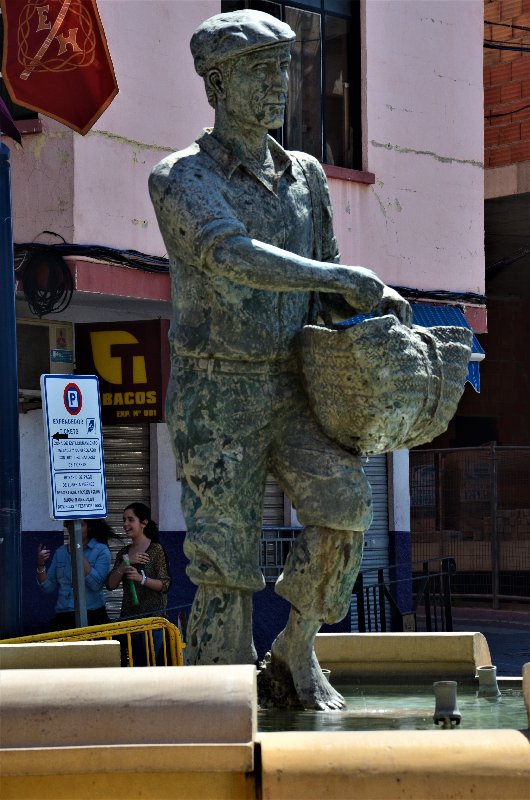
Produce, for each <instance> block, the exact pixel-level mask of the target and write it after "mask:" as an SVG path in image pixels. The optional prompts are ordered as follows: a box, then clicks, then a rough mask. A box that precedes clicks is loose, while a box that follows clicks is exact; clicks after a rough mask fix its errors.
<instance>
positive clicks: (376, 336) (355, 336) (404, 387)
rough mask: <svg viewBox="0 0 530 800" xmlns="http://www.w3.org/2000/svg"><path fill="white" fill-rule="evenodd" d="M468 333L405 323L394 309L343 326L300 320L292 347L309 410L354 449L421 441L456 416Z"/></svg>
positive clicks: (385, 449) (383, 448) (390, 447)
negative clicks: (301, 322) (298, 331)
mask: <svg viewBox="0 0 530 800" xmlns="http://www.w3.org/2000/svg"><path fill="white" fill-rule="evenodd" d="M472 337H473V334H472V331H471V330H469V329H468V328H460V327H456V326H437V327H433V328H422V327H420V326H417V325H414V326H413V327H412V328H408V327H407V326H406V325H403V324H402V323H401V322H400V321H399V320H398V319H397V318H396V317H395V316H394V315H393V314H388V315H385V316H383V317H374V318H372V319H366V320H364V321H362V322H360V323H358V324H356V325H352V326H351V327H349V328H343V329H341V330H332V329H331V328H327V327H324V326H317V325H306V326H304V328H303V329H302V330H301V332H300V334H299V336H298V351H299V364H300V369H301V372H302V375H303V380H304V384H305V388H306V391H307V395H308V398H309V404H310V407H311V409H312V412H313V414H314V416H315V417H316V419H317V421H318V422H319V424H320V426H321V427H322V429H323V430H324V432H325V433H326V434H327V435H328V436H329V437H330V438H331V439H333V440H334V441H336V442H338V443H339V444H341V445H342V446H343V447H346V448H347V449H349V450H351V451H353V452H355V453H358V454H362V453H388V452H391V451H393V450H399V449H400V448H402V447H407V448H410V447H416V446H418V445H420V444H426V443H427V442H430V441H432V439H434V438H435V437H436V436H439V435H440V434H441V433H443V432H444V431H445V430H446V429H447V426H448V424H449V422H450V420H451V419H452V417H453V416H454V414H455V411H456V408H457V406H458V402H459V400H460V398H461V396H462V394H463V391H464V386H465V381H466V376H467V371H468V364H469V360H470V357H471V343H472Z"/></svg>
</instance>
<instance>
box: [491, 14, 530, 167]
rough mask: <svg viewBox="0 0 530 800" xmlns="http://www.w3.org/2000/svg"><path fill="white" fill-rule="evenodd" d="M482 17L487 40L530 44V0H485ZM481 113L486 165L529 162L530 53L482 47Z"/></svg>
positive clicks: (498, 42) (509, 43)
mask: <svg viewBox="0 0 530 800" xmlns="http://www.w3.org/2000/svg"><path fill="white" fill-rule="evenodd" d="M484 19H485V23H484V39H485V40H486V42H489V43H491V44H493V45H507V46H508V47H510V46H511V47H517V46H518V45H521V44H523V45H525V46H526V47H530V30H528V28H530V0H485V2H484ZM490 23H492V24H490ZM516 25H519V26H521V27H523V28H524V27H526V28H527V30H521V29H519V28H516V27H510V26H516ZM484 117H485V131H484V163H485V166H486V167H502V166H506V165H508V164H516V163H519V162H522V161H530V53H528V52H517V50H508V49H493V48H491V49H490V48H486V49H485V50H484Z"/></svg>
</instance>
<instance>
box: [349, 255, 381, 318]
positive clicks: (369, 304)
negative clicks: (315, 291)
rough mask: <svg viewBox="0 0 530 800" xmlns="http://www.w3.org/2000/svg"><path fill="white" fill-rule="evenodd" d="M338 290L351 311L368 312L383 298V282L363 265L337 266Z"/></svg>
mask: <svg viewBox="0 0 530 800" xmlns="http://www.w3.org/2000/svg"><path fill="white" fill-rule="evenodd" d="M337 269H338V278H339V283H338V286H337V290H338V292H339V293H340V294H341V295H342V297H343V298H344V300H346V302H347V303H348V305H349V306H350V308H351V311H352V312H353V313H357V314H369V313H370V311H372V310H373V309H374V308H376V307H377V306H378V304H379V303H380V302H381V301H382V300H383V296H384V290H385V284H384V283H383V281H381V280H379V278H378V277H377V275H376V274H375V272H372V270H370V269H365V267H347V266H342V265H341V266H338V268H337Z"/></svg>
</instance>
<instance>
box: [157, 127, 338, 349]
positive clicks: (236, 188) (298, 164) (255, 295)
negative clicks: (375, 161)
mask: <svg viewBox="0 0 530 800" xmlns="http://www.w3.org/2000/svg"><path fill="white" fill-rule="evenodd" d="M269 149H270V153H271V156H272V159H273V163H274V177H273V179H272V182H271V183H270V184H268V183H267V181H265V180H261V178H260V176H259V175H258V174H257V173H255V172H254V171H253V169H252V167H251V165H249V164H245V163H243V162H242V161H241V160H239V159H238V158H236V157H235V156H234V155H233V154H232V153H231V152H229V151H228V150H226V149H225V148H224V147H223V146H222V145H221V144H220V142H219V141H218V140H217V139H216V138H215V137H213V136H212V135H211V134H210V133H209V132H205V133H204V134H203V135H202V136H201V137H200V138H199V139H198V141H197V142H195V143H194V144H193V145H191V146H190V147H189V148H187V149H186V150H181V151H179V152H177V153H173V154H172V155H171V156H168V157H167V158H165V159H163V160H162V161H161V162H160V163H159V164H158V165H157V166H156V167H155V168H154V170H153V172H152V173H151V177H150V181H149V188H150V192H151V199H152V201H153V204H154V207H155V211H156V214H157V219H158V223H159V226H160V231H161V233H162V236H163V238H164V242H165V245H166V248H167V252H168V255H169V259H170V272H171V289H172V299H173V309H174V316H173V320H172V324H171V331H170V340H171V343H172V351H173V353H175V354H178V355H182V356H194V357H202V358H204V357H210V358H211V357H216V358H224V359H237V360H241V359H244V360H252V361H283V360H287V359H289V358H290V357H291V356H292V347H293V339H294V336H295V334H296V333H297V332H298V331H299V330H300V327H301V326H302V325H303V324H304V321H305V319H306V318H307V313H308V308H309V301H310V293H309V292H300V291H296V292H293V291H271V290H270V288H269V289H268V290H266V289H259V288H251V287H249V286H245V285H243V284H241V283H238V282H236V281H235V280H234V279H232V278H230V277H227V276H226V275H224V274H223V273H222V270H221V269H220V270H215V269H214V268H213V267H212V266H211V262H212V260H211V259H210V260H209V262H208V263H209V264H210V266H208V263H207V259H206V255H207V254H208V253H210V252H211V251H212V248H215V247H216V245H218V244H219V243H221V242H222V241H225V243H226V240H228V239H229V237H231V236H234V235H238V236H246V237H249V238H250V239H256V240H259V241H261V242H265V243H267V244H271V245H274V246H275V247H279V248H281V249H283V250H288V251H290V252H292V253H296V254H297V255H300V256H305V257H308V258H312V257H313V254H314V252H315V250H314V241H313V234H314V231H313V213H312V204H311V193H310V189H309V186H308V183H307V180H306V177H305V173H306V172H307V169H309V168H310V169H311V170H312V172H313V174H314V175H316V180H317V181H318V183H319V189H320V192H319V195H321V205H322V208H321V209H320V214H319V217H320V218H321V220H322V231H321V239H322V241H321V243H319V245H320V246H319V250H320V252H321V258H322V260H323V261H330V262H332V261H336V260H337V257H338V254H337V244H336V241H335V238H334V236H333V229H332V221H331V208H330V204H329V196H328V193H327V186H326V180H325V176H324V173H323V171H322V168H321V166H320V164H318V162H317V161H316V159H314V158H313V157H312V156H309V155H307V154H302V153H297V154H296V156H295V155H294V154H293V156H291V155H290V154H289V153H288V152H286V151H285V150H284V149H283V148H282V147H280V145H279V144H278V143H277V142H276V141H275V140H274V139H272V138H269ZM314 196H315V194H314V193H313V197H314Z"/></svg>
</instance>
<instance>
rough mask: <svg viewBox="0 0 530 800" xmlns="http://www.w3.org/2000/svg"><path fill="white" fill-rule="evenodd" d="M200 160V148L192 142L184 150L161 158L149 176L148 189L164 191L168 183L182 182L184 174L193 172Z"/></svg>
mask: <svg viewBox="0 0 530 800" xmlns="http://www.w3.org/2000/svg"><path fill="white" fill-rule="evenodd" d="M198 159H200V148H199V145H198V144H197V142H193V144H190V146H189V147H186V148H184V150H177V151H176V152H174V153H171V154H170V155H168V156H166V157H165V158H163V159H162V160H161V161H159V162H158V164H156V165H155V166H154V167H153V169H152V170H151V174H150V175H149V188H150V189H151V191H153V190H156V189H159V190H160V189H164V188H165V187H166V185H167V183H168V182H171V183H174V182H175V181H177V180H179V179H180V180H182V179H183V178H184V177H185V175H186V173H188V172H189V171H191V170H193V169H194V168H195V166H196V162H197V160H198Z"/></svg>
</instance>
